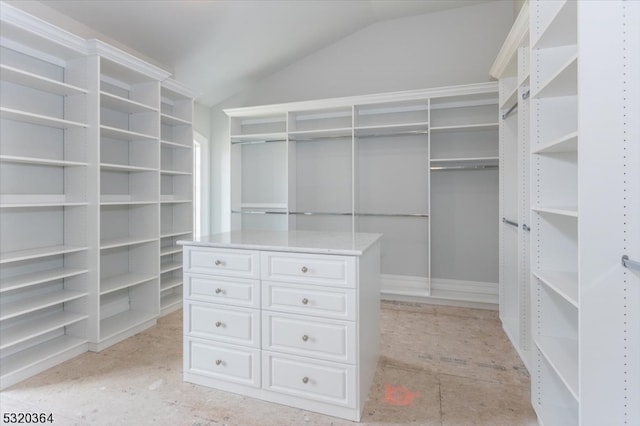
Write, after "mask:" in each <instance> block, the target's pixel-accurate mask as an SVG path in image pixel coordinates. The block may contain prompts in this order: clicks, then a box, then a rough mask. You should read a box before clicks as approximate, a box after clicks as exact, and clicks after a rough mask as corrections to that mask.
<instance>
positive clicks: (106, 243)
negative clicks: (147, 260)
mask: <svg viewBox="0 0 640 426" xmlns="http://www.w3.org/2000/svg"><path fill="white" fill-rule="evenodd" d="M152 241H157V238H154V237H125V238H112V239H108V240H102V241H100V249H101V250H105V249H110V248H116V247H125V246H133V245H138V244H144V243H149V242H152Z"/></svg>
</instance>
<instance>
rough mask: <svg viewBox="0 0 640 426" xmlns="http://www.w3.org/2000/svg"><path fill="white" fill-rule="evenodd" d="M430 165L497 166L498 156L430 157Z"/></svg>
mask: <svg viewBox="0 0 640 426" xmlns="http://www.w3.org/2000/svg"><path fill="white" fill-rule="evenodd" d="M430 163H431V165H432V166H453V165H461V166H464V165H474V166H497V165H498V157H460V158H432V159H431V161H430Z"/></svg>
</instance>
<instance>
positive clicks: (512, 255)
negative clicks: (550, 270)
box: [490, 3, 532, 368]
mask: <svg viewBox="0 0 640 426" xmlns="http://www.w3.org/2000/svg"><path fill="white" fill-rule="evenodd" d="M529 52H530V49H529V4H528V3H525V4H524V5H523V7H522V9H521V10H520V13H519V15H518V17H517V19H516V21H515V22H514V24H513V27H512V28H511V31H510V33H509V35H508V36H507V39H506V40H505V42H504V44H503V45H502V48H501V49H500V52H499V54H498V56H497V58H496V60H495V62H494V64H493V66H492V67H491V70H490V75H491V76H492V77H493V78H496V79H498V81H499V86H500V111H499V122H500V171H501V173H500V214H499V217H500V218H501V220H502V222H501V224H500V231H499V236H500V268H499V269H500V280H499V282H500V319H501V321H502V325H503V329H504V331H505V333H506V334H507V336H509V339H510V340H511V343H512V344H513V346H514V348H516V350H517V351H518V354H519V355H520V358H521V359H522V360H523V362H524V364H525V365H526V366H527V368H529V367H530V364H531V348H532V343H531V326H532V324H531V284H530V281H531V271H530V267H529V246H530V238H529V237H530V232H529V229H530V224H531V219H530V215H531V208H530V205H529V187H530V182H529V162H530V148H529V129H530V125H529V109H530V108H529V96H530V92H529V81H530V77H529V62H530V59H529Z"/></svg>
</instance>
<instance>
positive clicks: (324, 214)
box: [289, 212, 353, 216]
mask: <svg viewBox="0 0 640 426" xmlns="http://www.w3.org/2000/svg"><path fill="white" fill-rule="evenodd" d="M289 214H294V215H303V216H353V213H349V212H289Z"/></svg>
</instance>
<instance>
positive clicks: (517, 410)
mask: <svg viewBox="0 0 640 426" xmlns="http://www.w3.org/2000/svg"><path fill="white" fill-rule="evenodd" d="M381 328H382V329H381V333H382V338H381V352H380V354H381V357H380V362H379V364H378V370H377V372H376V378H375V381H374V384H373V386H372V388H371V393H370V395H369V401H368V403H367V405H366V406H365V410H364V414H363V418H362V422H361V424H364V425H379V426H381V425H404V424H414V425H442V426H454V425H455V426H457V425H461V426H462V425H465V426H466V425H488V426H489V425H491V426H498V425H505V426H517V425H535V424H537V423H536V418H535V414H534V412H533V410H532V408H531V405H530V404H529V375H528V373H527V371H526V369H525V367H524V365H523V364H522V362H521V361H520V359H519V358H518V356H517V354H516V353H515V351H514V350H513V348H512V347H511V344H510V343H509V341H508V339H507V337H506V336H505V334H504V332H503V331H502V328H501V325H500V321H499V319H498V314H497V312H495V311H487V310H478V309H468V308H455V307H447V306H433V305H422V304H410V303H399V302H383V303H382V324H381ZM0 411H1V412H2V413H5V412H25V411H29V412H47V413H48V412H51V413H53V416H54V420H55V422H54V423H53V424H54V425H56V426H57V425H118V426H122V425H136V426H145V425H167V426H174V425H185V426H208V425H243V426H245V425H247V426H249V425H260V426H269V425H273V426H287V425H296V426H297V425H309V426H312V425H347V424H354V423H352V422H349V421H346V420H341V419H336V418H333V417H329V416H324V415H321V414H316V413H311V412H308V411H304V410H298V409H294V408H289V407H284V406H281V405H277V404H271V403H267V402H262V401H256V400H253V399H251V398H246V397H242V396H238V395H234V394H230V393H225V392H221V391H217V390H214V389H209V388H205V387H200V386H197V385H193V384H189V383H184V382H183V381H182V314H181V312H175V313H173V314H170V315H168V316H166V317H164V318H161V319H160V320H159V322H158V325H157V326H156V327H153V328H151V329H149V330H147V331H145V332H143V333H140V334H138V335H136V336H134V337H132V338H130V339H127V340H126V341H123V342H121V343H119V344H117V345H114V346H112V347H111V348H108V349H106V350H104V351H102V352H100V353H91V352H88V353H85V354H83V355H81V356H79V357H76V358H74V359H72V360H70V361H68V362H66V363H63V364H61V365H59V366H57V367H54V368H52V369H50V370H47V371H45V372H43V373H41V374H39V375H37V376H34V377H32V378H31V379H29V380H26V381H24V382H22V383H19V384H17V385H15V386H13V387H11V388H9V389H7V390H5V391H3V392H1V393H0Z"/></svg>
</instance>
